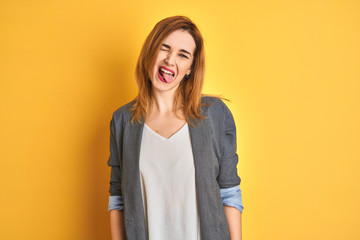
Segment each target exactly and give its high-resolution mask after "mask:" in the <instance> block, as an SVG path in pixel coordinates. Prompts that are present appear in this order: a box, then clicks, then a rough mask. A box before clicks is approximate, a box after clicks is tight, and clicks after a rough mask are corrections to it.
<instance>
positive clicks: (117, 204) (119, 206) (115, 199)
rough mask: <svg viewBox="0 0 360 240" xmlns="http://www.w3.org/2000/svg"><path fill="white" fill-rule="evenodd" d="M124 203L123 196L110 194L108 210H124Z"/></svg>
mask: <svg viewBox="0 0 360 240" xmlns="http://www.w3.org/2000/svg"><path fill="white" fill-rule="evenodd" d="M123 208H124V203H123V199H122V196H109V204H108V211H110V210H112V209H115V210H123Z"/></svg>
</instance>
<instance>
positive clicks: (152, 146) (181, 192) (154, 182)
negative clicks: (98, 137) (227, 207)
mask: <svg viewBox="0 0 360 240" xmlns="http://www.w3.org/2000/svg"><path fill="white" fill-rule="evenodd" d="M142 134H143V135H142V140H141V148H140V160H139V162H140V163H139V164H140V166H139V167H140V182H141V193H142V197H143V207H144V212H145V221H146V227H147V239H148V240H168V239H173V240H183V239H187V240H200V219H199V214H198V209H197V199H196V182H195V167H194V158H193V154H192V147H191V139H190V132H189V128H188V124H187V123H185V125H184V126H183V127H182V128H181V129H180V130H178V131H177V132H176V133H175V134H173V135H172V136H171V137H169V138H165V137H163V136H161V135H159V134H158V133H156V132H155V131H153V130H152V129H151V128H150V127H149V126H147V125H146V124H144V131H143V133H142Z"/></svg>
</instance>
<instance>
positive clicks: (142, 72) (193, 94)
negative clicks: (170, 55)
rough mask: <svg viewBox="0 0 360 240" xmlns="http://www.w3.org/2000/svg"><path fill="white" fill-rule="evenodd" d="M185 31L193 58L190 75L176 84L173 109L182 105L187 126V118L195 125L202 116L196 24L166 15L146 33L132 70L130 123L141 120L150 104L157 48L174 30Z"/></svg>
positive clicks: (201, 72) (199, 40)
mask: <svg viewBox="0 0 360 240" xmlns="http://www.w3.org/2000/svg"><path fill="white" fill-rule="evenodd" d="M179 29H181V30H184V31H187V32H188V33H189V34H190V35H191V36H192V37H193V39H194V41H195V45H196V48H195V52H194V61H193V63H192V66H191V75H190V77H189V78H188V79H184V80H182V81H181V83H180V84H179V87H178V88H177V90H176V93H175V99H174V109H178V108H179V107H183V109H184V116H185V120H186V122H188V123H189V124H190V125H191V126H193V124H192V123H191V122H190V118H191V119H193V120H194V122H195V123H196V124H197V123H198V122H199V120H201V119H202V118H205V117H204V116H202V115H201V113H200V106H201V96H202V93H201V92H202V88H203V83H204V74H205V52H204V43H203V38H202V36H201V33H200V31H199V29H198V28H197V27H196V25H195V24H194V23H193V22H192V21H191V20H190V19H189V18H187V17H185V16H173V17H168V18H165V19H163V20H161V21H160V22H158V23H157V24H156V25H155V27H154V28H153V29H152V31H151V32H150V34H149V35H148V36H147V38H146V40H145V42H144V45H143V47H142V49H141V52H140V55H139V58H138V61H137V65H136V70H135V78H136V83H137V86H138V95H137V96H136V98H135V104H134V106H133V108H132V109H131V111H132V112H133V117H132V119H131V122H134V121H137V122H138V123H140V122H141V120H140V119H141V118H142V117H143V118H144V119H145V117H146V114H147V111H148V110H149V107H150V106H151V98H152V91H151V88H152V83H151V81H150V76H152V72H153V67H154V64H155V60H156V56H157V54H158V52H159V50H160V47H161V44H162V43H163V41H164V40H165V38H166V37H167V36H169V35H170V34H171V33H172V32H174V31H176V30H179Z"/></svg>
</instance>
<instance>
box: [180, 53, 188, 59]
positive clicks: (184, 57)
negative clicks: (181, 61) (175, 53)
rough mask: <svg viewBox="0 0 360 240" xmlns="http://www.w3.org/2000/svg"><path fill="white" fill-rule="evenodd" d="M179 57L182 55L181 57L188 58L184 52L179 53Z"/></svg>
mask: <svg viewBox="0 0 360 240" xmlns="http://www.w3.org/2000/svg"><path fill="white" fill-rule="evenodd" d="M180 57H182V58H188V57H187V56H186V55H184V54H180Z"/></svg>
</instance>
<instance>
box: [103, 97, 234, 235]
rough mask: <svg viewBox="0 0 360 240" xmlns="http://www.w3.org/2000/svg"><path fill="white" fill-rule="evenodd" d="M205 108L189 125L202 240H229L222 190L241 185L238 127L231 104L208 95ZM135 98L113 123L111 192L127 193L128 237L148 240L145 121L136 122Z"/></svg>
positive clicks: (110, 163)
mask: <svg viewBox="0 0 360 240" xmlns="http://www.w3.org/2000/svg"><path fill="white" fill-rule="evenodd" d="M201 101H202V103H205V104H207V105H208V106H202V107H201V109H200V112H201V113H202V114H203V115H204V116H206V117H207V118H205V119H202V120H201V121H200V123H199V124H198V125H197V126H196V124H195V122H194V121H193V120H191V122H192V123H193V124H194V125H195V127H191V126H190V125H189V132H190V139H191V145H192V150H193V156H194V165H195V180H196V196H197V200H198V211H199V217H200V231H201V239H202V240H229V239H230V237H229V231H228V225H227V220H226V216H225V211H224V206H223V204H222V202H221V198H220V188H229V187H234V186H237V185H239V184H240V181H241V179H240V178H239V176H238V174H237V168H236V165H237V162H238V155H237V153H236V127H235V123H234V119H233V116H232V114H231V112H230V110H229V108H228V107H227V106H226V105H225V103H224V102H223V101H222V100H221V99H219V98H215V97H202V98H201ZM133 104H134V101H132V102H129V103H127V104H125V105H123V106H121V107H120V108H118V109H117V110H116V111H115V112H114V113H113V116H112V119H111V121H110V157H109V159H108V161H107V164H108V166H110V167H111V176H110V189H109V192H110V195H111V196H122V199H123V204H124V224H125V232H126V239H127V240H147V237H146V236H147V233H146V231H147V228H146V222H145V214H144V209H143V204H142V201H143V200H142V194H141V185H140V171H139V154H140V143H141V137H142V131H143V128H144V121H143V119H142V123H141V124H138V123H136V124H131V123H130V119H131V112H130V108H131V107H132V105H133Z"/></svg>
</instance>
